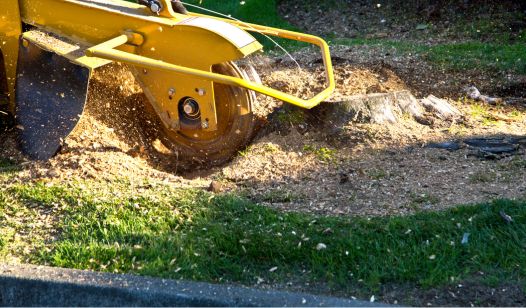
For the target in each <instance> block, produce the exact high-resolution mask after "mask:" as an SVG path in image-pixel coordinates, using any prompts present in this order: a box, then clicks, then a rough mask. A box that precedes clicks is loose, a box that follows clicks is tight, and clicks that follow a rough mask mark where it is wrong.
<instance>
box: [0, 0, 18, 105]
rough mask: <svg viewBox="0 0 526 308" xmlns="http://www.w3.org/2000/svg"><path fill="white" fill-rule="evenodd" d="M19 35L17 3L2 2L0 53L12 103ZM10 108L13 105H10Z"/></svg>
mask: <svg viewBox="0 0 526 308" xmlns="http://www.w3.org/2000/svg"><path fill="white" fill-rule="evenodd" d="M20 34H22V22H21V20H20V9H19V7H18V1H3V2H2V8H0V52H1V55H2V57H3V62H4V69H5V77H6V78H5V79H6V81H7V89H8V94H9V98H10V100H11V101H12V102H13V100H14V97H15V95H14V93H15V81H16V64H17V59H18V40H19V38H20ZM1 73H2V72H0V74H1ZM12 106H13V104H11V107H12Z"/></svg>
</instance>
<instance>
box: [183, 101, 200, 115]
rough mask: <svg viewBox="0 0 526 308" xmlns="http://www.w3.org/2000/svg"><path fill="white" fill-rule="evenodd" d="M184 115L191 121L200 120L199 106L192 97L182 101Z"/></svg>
mask: <svg viewBox="0 0 526 308" xmlns="http://www.w3.org/2000/svg"><path fill="white" fill-rule="evenodd" d="M181 105H182V109H183V114H184V115H185V116H186V117H187V118H189V119H198V118H199V117H200V116H201V112H200V111H199V104H198V103H197V101H196V100H195V99H193V98H191V97H186V98H183V99H182V100H181Z"/></svg>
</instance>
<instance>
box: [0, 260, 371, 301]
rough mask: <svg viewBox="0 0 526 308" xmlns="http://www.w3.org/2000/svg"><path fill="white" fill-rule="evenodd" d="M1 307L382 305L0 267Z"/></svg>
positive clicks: (138, 278) (33, 267)
mask: <svg viewBox="0 0 526 308" xmlns="http://www.w3.org/2000/svg"><path fill="white" fill-rule="evenodd" d="M0 305H1V306H295V307H299V306H305V307H307V306H309V307H313V306H319V307H323V306H339V307H372V306H381V304H380V303H370V302H366V301H358V300H348V299H342V298H334V297H326V296H316V295H311V294H301V293H290V292H282V291H271V290H258V289H251V288H245V287H238V286H229V285H217V284H209V283H202V282H189V281H179V280H170V279H159V278H149V277H141V276H134V275H122V274H109V273H98V272H91V271H82V270H72V269H63V268H54V267H47V266H36V265H0Z"/></svg>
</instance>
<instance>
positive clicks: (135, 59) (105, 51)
mask: <svg viewBox="0 0 526 308" xmlns="http://www.w3.org/2000/svg"><path fill="white" fill-rule="evenodd" d="M193 15H196V16H197V15H199V14H193ZM202 16H204V15H202ZM207 17H209V16H207ZM213 18H215V17H213ZM215 19H220V20H223V21H226V22H229V23H231V24H234V25H236V26H238V27H240V28H242V29H244V30H246V31H256V32H258V33H262V34H266V35H272V36H278V37H281V38H286V39H290V40H295V41H301V42H306V43H310V44H314V45H317V46H319V47H320V48H321V51H322V56H323V63H324V66H325V74H326V79H327V83H328V87H327V88H326V89H325V90H323V91H322V92H320V93H318V94H317V95H315V96H314V97H312V98H310V99H308V100H304V99H301V98H299V97H296V96H293V95H290V94H287V93H284V92H282V91H278V90H276V89H272V88H269V87H267V86H264V85H261V84H258V83H255V82H251V81H248V80H244V79H241V78H237V77H231V76H226V75H222V74H217V73H212V72H208V71H203V70H199V69H194V68H189V67H185V66H180V65H175V64H170V63H166V62H163V61H160V60H155V59H151V58H148V57H143V56H139V55H136V54H132V53H129V52H125V51H121V50H117V49H115V48H117V47H119V46H121V45H124V44H126V43H135V44H137V42H136V41H137V40H140V35H138V34H135V33H128V34H122V35H119V36H118V37H115V38H113V39H111V40H109V41H106V42H104V43H102V44H99V45H96V46H93V47H91V48H89V49H87V50H86V55H87V56H90V57H99V58H103V59H107V60H111V61H117V62H123V63H127V64H131V65H134V66H138V67H143V68H150V69H158V70H164V71H171V72H176V73H181V74H187V75H192V76H196V77H200V78H204V79H207V80H211V81H213V82H217V83H221V84H226V85H231V86H239V87H243V88H247V89H250V90H253V91H255V92H258V93H261V94H265V95H268V96H271V97H274V98H277V99H279V100H282V101H284V102H287V103H290V104H293V105H296V106H299V107H302V108H306V109H311V108H312V107H315V106H317V105H318V104H320V103H321V102H322V101H323V100H325V99H326V98H328V97H329V96H330V95H331V94H332V92H333V91H334V89H335V81H334V72H333V69H332V62H331V57H330V50H329V45H327V43H326V42H325V41H324V40H323V39H321V38H319V37H316V36H312V35H307V34H302V33H297V32H293V31H287V30H281V29H276V28H270V27H265V26H260V25H253V24H246V23H242V22H236V21H231V20H228V19H222V18H215Z"/></svg>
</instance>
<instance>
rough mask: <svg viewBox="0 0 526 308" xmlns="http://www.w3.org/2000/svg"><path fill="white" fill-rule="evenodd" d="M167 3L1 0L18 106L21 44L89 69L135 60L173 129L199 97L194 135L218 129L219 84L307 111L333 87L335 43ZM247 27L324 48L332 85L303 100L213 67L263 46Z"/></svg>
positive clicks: (0, 40)
mask: <svg viewBox="0 0 526 308" xmlns="http://www.w3.org/2000/svg"><path fill="white" fill-rule="evenodd" d="M161 2H162V3H163V9H162V11H161V12H160V13H159V14H158V15H155V14H153V13H152V12H151V11H150V9H149V8H147V7H145V6H142V5H139V4H134V3H130V2H126V1H122V0H2V6H1V7H0V44H3V45H0V48H1V51H2V53H3V55H4V62H5V66H6V75H7V78H8V80H9V93H10V98H11V103H12V105H15V101H14V100H15V79H16V65H17V54H18V53H19V49H21V50H22V49H24V50H25V49H27V48H30V47H31V46H38V48H40V49H42V50H45V51H49V52H51V53H54V54H57V55H60V56H62V57H65V58H66V59H68V61H70V62H71V63H73V64H75V65H79V66H81V67H84V68H87V69H89V71H90V72H91V71H92V70H93V69H95V68H97V67H99V66H102V65H105V64H107V63H109V62H112V61H116V62H121V63H127V64H130V65H131V66H132V67H134V68H135V75H136V79H137V80H138V81H139V83H140V84H141V86H142V87H143V90H144V92H145V94H146V96H147V97H148V99H149V100H150V102H151V104H152V106H153V108H154V110H155V111H156V113H157V114H158V115H159V118H160V119H161V121H162V123H163V124H164V126H165V127H166V128H168V129H169V130H172V131H178V130H180V129H181V121H180V108H179V105H180V104H179V102H180V101H181V100H184V99H185V98H192V100H194V101H196V102H197V104H198V105H199V110H200V121H201V125H199V127H196V128H195V130H196V133H195V135H198V134H208V133H210V132H214V131H216V130H218V127H219V126H218V116H217V108H218V106H217V103H216V95H215V94H214V89H215V86H214V84H217V83H218V84H224V85H228V86H234V87H240V88H244V89H248V90H251V91H255V92H259V93H262V94H265V95H269V96H272V97H274V98H278V99H281V100H283V101H285V102H288V103H291V104H294V105H297V106H300V107H304V108H312V107H314V106H316V105H317V104H319V103H320V102H321V101H322V100H324V99H325V98H327V97H328V96H329V95H330V94H331V93H332V91H333V90H334V88H335V82H334V76H333V71H332V65H331V60H330V53H329V47H328V45H327V44H326V43H325V41H323V40H322V39H320V38H318V37H314V36H310V35H306V34H301V33H296V32H291V31H285V30H280V29H275V28H269V27H265V26H259V25H253V24H246V23H242V22H237V21H231V20H226V19H221V18H215V17H210V16H205V15H200V14H193V13H190V14H188V15H187V14H178V13H175V12H174V11H173V10H172V8H171V3H170V0H161ZM22 24H25V25H27V26H29V27H30V28H32V29H38V30H39V31H43V32H45V33H50V34H52V35H53V36H54V37H57V38H60V39H59V40H61V41H64V42H68V43H65V44H57V43H56V42H54V41H48V40H46V39H40V37H39V35H38V34H35V32H34V31H28V32H26V33H22V32H21V25H22ZM248 32H258V33H262V34H265V35H271V36H278V37H282V38H287V39H291V40H297V41H304V42H308V43H311V44H315V45H317V46H319V47H320V49H321V52H322V56H323V60H324V65H325V68H326V77H327V88H326V89H325V90H324V91H322V92H321V93H319V94H317V95H316V96H314V97H313V98H311V99H309V100H303V99H301V98H298V97H294V96H291V95H289V94H287V93H283V92H281V91H278V90H275V89H271V88H269V87H266V86H264V85H261V84H260V83H257V82H254V81H251V80H247V79H245V78H241V76H236V75H234V76H232V75H230V76H227V75H223V74H220V73H216V72H213V67H214V65H217V64H221V63H229V62H232V61H235V60H238V59H241V58H244V57H246V56H248V55H250V54H252V53H254V52H256V51H259V50H261V49H262V45H261V44H260V43H259V42H258V41H257V40H256V39H255V38H254V37H253V36H252V35H250V34H249V33H248ZM19 41H20V42H19ZM58 45H61V46H58ZM62 45H67V46H66V47H64V46H62ZM24 50H23V51H24ZM20 54H24V53H23V52H21V53H20ZM41 57H43V58H45V57H44V56H41ZM63 65H64V66H67V65H66V64H63ZM64 70H66V68H64ZM79 100H80V98H79ZM220 107H222V106H220ZM43 112H46V111H43ZM244 113H250V110H249V108H246V110H244V111H243V110H242V111H241V112H240V113H239V114H238V115H239V116H243V115H244Z"/></svg>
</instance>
